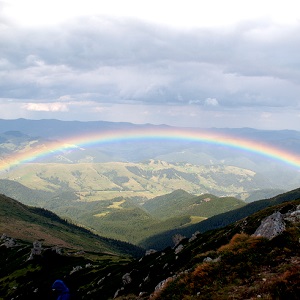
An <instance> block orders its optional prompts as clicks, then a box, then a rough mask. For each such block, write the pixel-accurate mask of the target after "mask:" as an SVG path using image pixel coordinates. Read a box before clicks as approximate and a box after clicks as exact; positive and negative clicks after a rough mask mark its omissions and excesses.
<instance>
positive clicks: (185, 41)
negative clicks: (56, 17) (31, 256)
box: [0, 17, 300, 114]
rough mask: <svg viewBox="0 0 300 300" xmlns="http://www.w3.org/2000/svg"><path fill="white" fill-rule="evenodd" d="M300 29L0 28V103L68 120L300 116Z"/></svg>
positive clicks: (103, 22) (89, 23)
mask: <svg viewBox="0 0 300 300" xmlns="http://www.w3.org/2000/svg"><path fill="white" fill-rule="evenodd" d="M299 29H300V25H298V26H295V27H284V26H278V25H274V24H272V23H271V22H265V21H264V22H255V23H251V22H247V23H241V24H239V25H238V26H236V27H234V28H227V29H223V30H221V29H194V30H179V29H177V30H175V29H170V28H167V27H165V28H162V27H158V26H156V25H153V24H149V23H143V22H137V21H132V20H126V19H112V18H104V17H93V18H81V19H77V20H73V21H72V22H69V23H65V24H63V25H62V26H60V27H51V28H40V29H30V28H26V29H24V28H19V27H16V26H7V25H5V26H4V25H3V26H2V25H1V27H0V33H1V39H0V98H2V99H14V101H16V102H19V103H23V104H24V105H23V107H24V108H25V109H27V110H30V111H52V112H53V111H62V112H63V111H68V112H72V107H75V106H76V105H75V103H76V102H77V103H84V102H86V107H89V110H93V109H94V111H97V110H98V111H101V109H102V107H103V105H106V104H110V105H113V104H114V105H124V104H128V105H131V106H132V105H136V106H138V105H142V106H143V105H152V106H163V105H168V106H169V107H170V109H171V107H174V106H184V107H188V106H197V107H199V109H201V110H202V111H209V110H211V111H212V112H213V111H217V110H220V111H221V110H222V109H224V110H230V109H237V108H257V110H259V109H268V108H270V109H273V108H278V107H279V108H280V107H287V106H288V107H289V108H291V109H292V108H293V109H295V110H299V108H300V98H299V95H300V86H299V84H300V82H299V80H300V79H299V78H300V68H299V65H300V40H299V39H298V38H297V33H298V32H299ZM64 97H67V98H68V99H69V100H70V99H72V101H71V102H68V101H66V98H64ZM66 102H68V103H66ZM43 103H44V104H43ZM51 103H53V104H52V105H51ZM172 109H173V108H172ZM172 109H171V110H172ZM145 111H146V110H145ZM191 111H193V109H191ZM151 113H153V114H154V113H155V112H154V110H151ZM156 113H157V112H156ZM145 114H146V113H145Z"/></svg>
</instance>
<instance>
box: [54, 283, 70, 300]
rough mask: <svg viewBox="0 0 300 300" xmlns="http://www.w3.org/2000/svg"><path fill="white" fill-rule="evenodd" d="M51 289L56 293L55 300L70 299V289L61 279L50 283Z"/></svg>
mask: <svg viewBox="0 0 300 300" xmlns="http://www.w3.org/2000/svg"><path fill="white" fill-rule="evenodd" d="M52 290H53V291H54V292H56V293H57V294H58V297H57V300H69V299H70V291H69V289H68V287H67V286H66V285H65V283H64V282H63V281H62V280H59V279H58V280H55V281H54V283H53V284H52Z"/></svg>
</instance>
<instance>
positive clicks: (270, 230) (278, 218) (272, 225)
mask: <svg viewBox="0 0 300 300" xmlns="http://www.w3.org/2000/svg"><path fill="white" fill-rule="evenodd" d="M284 230H285V222H284V219H283V216H282V214H281V213H280V212H275V213H273V214H272V215H270V216H268V217H267V218H265V219H263V220H262V221H261V224H260V226H259V227H258V228H257V229H256V231H255V232H254V234H253V236H257V237H265V238H267V239H269V240H271V239H272V238H274V237H275V236H277V235H279V234H281V233H282V232H283V231H284Z"/></svg>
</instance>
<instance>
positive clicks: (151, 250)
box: [145, 249, 157, 256]
mask: <svg viewBox="0 0 300 300" xmlns="http://www.w3.org/2000/svg"><path fill="white" fill-rule="evenodd" d="M156 252H157V251H156V250H154V249H149V250H147V251H146V253H145V256H148V255H151V254H154V253H156Z"/></svg>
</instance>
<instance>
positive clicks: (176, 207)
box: [142, 190, 245, 219]
mask: <svg viewBox="0 0 300 300" xmlns="http://www.w3.org/2000/svg"><path fill="white" fill-rule="evenodd" d="M244 205H245V202H244V201H241V200H238V199H236V198H233V197H217V196H214V195H211V194H204V195H201V196H195V195H191V194H189V193H187V192H185V191H183V190H177V191H174V192H172V193H170V194H167V195H163V196H158V197H156V198H154V199H151V200H148V201H146V202H145V203H144V204H143V206H142V207H143V209H145V210H146V211H147V212H148V213H149V214H151V215H152V216H154V217H156V218H159V219H167V218H172V217H177V216H198V217H204V218H208V217H211V216H214V215H217V214H220V213H223V212H226V211H229V210H232V209H235V208H238V207H242V206H244Z"/></svg>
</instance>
